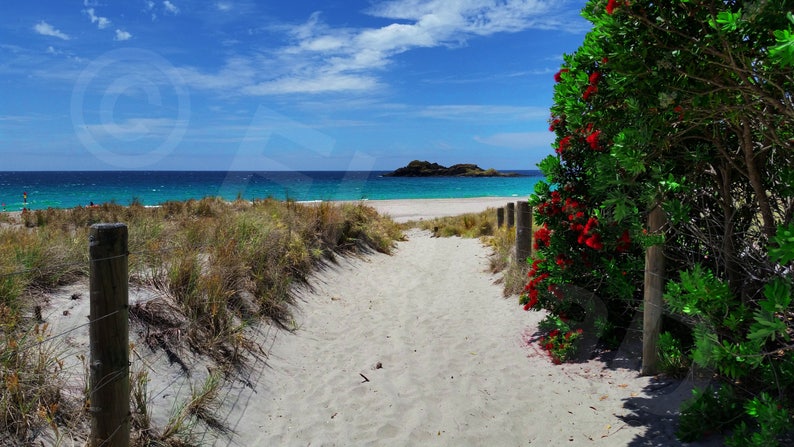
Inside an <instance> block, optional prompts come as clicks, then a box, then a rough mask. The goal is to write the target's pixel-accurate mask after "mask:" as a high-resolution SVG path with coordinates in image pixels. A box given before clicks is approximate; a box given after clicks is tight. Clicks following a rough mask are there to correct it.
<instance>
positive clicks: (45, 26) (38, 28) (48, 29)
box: [33, 20, 70, 40]
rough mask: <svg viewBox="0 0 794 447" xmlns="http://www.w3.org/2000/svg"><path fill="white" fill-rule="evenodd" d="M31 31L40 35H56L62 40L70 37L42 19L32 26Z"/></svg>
mask: <svg viewBox="0 0 794 447" xmlns="http://www.w3.org/2000/svg"><path fill="white" fill-rule="evenodd" d="M33 31H35V32H37V33H39V34H41V35H42V36H51V37H57V38H59V39H63V40H69V39H70V37H69V35H68V34H66V33H64V32H63V31H61V30H59V29H57V28H55V27H54V26H52V25H50V24H49V23H47V22H45V21H44V20H42V21H41V22H39V23H37V24H36V25H35V26H34V27H33Z"/></svg>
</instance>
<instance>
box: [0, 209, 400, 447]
mask: <svg viewBox="0 0 794 447" xmlns="http://www.w3.org/2000/svg"><path fill="white" fill-rule="evenodd" d="M99 222H124V223H126V224H127V226H128V230H129V252H130V256H129V272H130V281H131V282H132V283H133V284H137V285H142V286H146V287H149V288H152V289H155V290H158V291H160V292H161V294H160V295H161V296H160V297H158V298H156V299H153V300H150V301H147V302H146V303H143V304H140V305H135V306H132V307H131V308H130V314H131V318H132V319H133V323H134V324H137V325H140V326H144V327H145V328H146V331H145V332H146V333H147V334H148V336H147V340H146V342H147V344H148V345H149V347H151V348H153V349H163V350H164V351H166V352H167V353H168V355H169V358H170V357H171V356H172V355H176V354H175V353H177V352H180V350H184V348H189V349H190V350H192V351H193V352H197V353H199V354H200V355H204V356H207V357H209V358H211V359H212V360H213V361H214V363H215V364H216V365H217V367H218V373H213V374H212V377H211V378H212V381H209V382H208V383H206V384H205V386H204V387H202V388H201V389H200V390H198V391H197V392H196V393H194V396H193V398H192V399H191V400H190V401H189V402H187V403H186V404H185V406H184V407H182V408H181V411H180V412H178V413H177V414H175V416H174V418H175V419H174V420H173V421H172V424H169V426H168V427H165V429H163V430H162V431H160V432H159V434H158V435H157V436H154V435H152V433H155V432H156V430H154V429H153V428H151V427H149V425H150V419H149V416H148V409H147V408H146V393H147V390H146V382H147V380H148V378H147V376H146V374H145V373H142V372H139V373H136V374H134V375H133V378H132V379H133V386H132V387H131V388H132V401H133V406H134V408H135V409H136V415H137V416H136V418H135V419H134V421H133V427H134V428H136V430H137V434H136V437H135V439H138V440H139V441H140V442H139V443H138V445H187V444H189V441H188V440H187V439H188V438H189V437H185V436H183V435H184V433H185V432H186V430H187V431H189V430H188V429H189V428H190V427H192V426H193V425H194V424H195V423H196V421H201V423H202V424H204V426H207V427H210V428H214V429H218V428H219V427H213V425H214V419H213V416H212V411H211V410H212V401H213V396H215V395H216V394H217V389H218V386H219V383H220V381H221V378H223V377H225V376H229V375H234V374H235V373H236V372H239V371H241V370H242V369H243V368H245V367H246V359H247V358H248V357H249V356H251V355H257V353H259V352H261V349H260V348H259V346H257V345H256V344H255V343H254V342H253V341H251V340H249V339H248V338H247V336H246V332H245V328H246V327H247V326H248V325H249V324H250V323H252V322H254V321H258V320H261V319H269V320H271V321H274V322H276V323H278V324H281V325H285V323H286V322H288V321H289V319H290V309H291V306H292V304H293V297H292V295H291V291H292V290H293V286H294V285H295V284H298V283H303V282H305V281H306V278H307V277H308V275H309V274H310V272H311V271H312V269H313V268H314V267H315V266H317V265H318V264H320V263H322V262H328V260H330V259H333V257H334V256H336V255H337V254H338V253H340V252H344V251H351V250H377V251H381V252H386V253H389V252H390V251H391V249H392V248H393V245H394V243H395V241H396V240H399V239H400V238H401V237H402V234H401V231H400V229H399V227H398V226H397V225H396V224H395V223H394V222H393V221H391V220H390V219H387V218H384V217H382V216H380V215H379V214H378V213H377V212H376V211H375V210H374V209H372V208H369V207H366V206H365V205H363V204H344V205H336V204H329V203H319V204H306V205H304V204H298V203H294V202H281V201H276V200H261V201H256V202H253V203H251V202H244V201H236V202H232V203H228V202H224V201H222V200H219V199H214V198H206V199H202V200H191V201H187V202H168V203H165V204H163V205H162V206H160V207H156V208H146V207H143V206H140V205H133V206H129V207H122V206H118V205H114V204H105V205H102V206H99V207H95V208H81V207H78V208H75V209H71V210H62V209H48V210H41V211H35V212H28V213H24V214H22V215H21V216H18V217H15V216H12V215H9V214H4V215H2V225H0V348H1V349H2V352H1V353H0V387H2V391H3V392H2V393H0V439H2V440H4V439H11V440H14V442H18V443H20V444H26V443H32V442H34V441H35V439H36V434H37V433H39V432H41V431H42V430H52V431H53V432H54V433H55V434H56V438H57V437H58V432H59V430H63V429H64V428H66V426H67V425H69V424H70V422H69V421H84V420H85V418H86V416H87V415H86V414H85V412H84V411H83V410H81V408H82V406H81V405H79V404H77V405H76V404H74V403H67V402H65V401H64V399H63V396H62V394H61V390H62V384H63V381H64V378H63V377H62V374H61V371H60V370H61V369H62V361H61V358H60V353H59V352H58V350H57V349H56V348H54V347H53V344H51V343H49V342H46V341H45V339H46V335H44V334H46V327H45V326H41V325H40V324H39V323H40V320H41V315H40V313H41V310H40V307H38V305H37V303H38V300H39V298H38V297H39V296H41V294H42V292H46V291H49V290H52V289H54V288H55V287H58V286H61V285H64V284H69V283H72V282H75V281H77V280H79V279H81V278H85V277H86V276H87V275H88V250H87V248H88V244H87V242H88V230H89V227H90V225H91V224H94V223H99ZM177 334H181V335H177ZM177 360H178V359H177ZM75 405H76V406H75ZM75 424H76V422H73V423H72V426H71V428H72V429H75Z"/></svg>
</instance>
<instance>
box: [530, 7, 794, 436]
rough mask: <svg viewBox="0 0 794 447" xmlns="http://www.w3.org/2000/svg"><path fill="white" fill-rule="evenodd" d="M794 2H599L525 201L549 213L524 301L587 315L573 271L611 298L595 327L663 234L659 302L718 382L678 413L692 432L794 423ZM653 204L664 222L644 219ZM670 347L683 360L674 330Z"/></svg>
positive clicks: (613, 318) (571, 64)
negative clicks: (685, 328)
mask: <svg viewBox="0 0 794 447" xmlns="http://www.w3.org/2000/svg"><path fill="white" fill-rule="evenodd" d="M792 11H794V0H780V1H774V2H772V1H766V2H758V1H750V0H738V1H730V2H725V1H721V0H699V1H694V0H692V1H679V2H667V3H664V2H652V1H647V0H646V1H643V0H640V1H632V2H610V3H609V6H606V7H605V2H604V1H603V0H592V1H589V2H588V3H587V5H586V6H585V8H584V10H583V12H582V14H583V16H584V17H585V18H586V19H587V20H589V21H590V22H591V23H592V24H593V28H592V30H591V31H590V32H589V33H588V34H587V35H586V36H585V38H584V41H583V42H582V44H581V46H580V48H579V49H578V50H577V51H576V52H575V53H574V54H570V55H566V56H565V57H564V64H563V67H562V69H561V71H560V72H559V73H558V74H557V76H556V80H557V84H556V87H555V92H554V105H553V106H552V108H551V115H552V118H551V127H552V129H553V131H554V132H555V135H556V141H555V144H554V149H555V152H556V155H554V156H551V157H548V158H546V159H545V160H544V161H543V162H542V163H541V164H540V165H539V166H540V167H541V170H542V171H543V173H544V175H545V176H546V179H547V182H548V183H541V184H538V186H537V187H536V190H535V194H534V195H533V196H532V197H531V199H530V204H531V205H532V206H533V208H534V210H535V221H536V222H539V223H540V224H541V225H542V227H541V228H539V229H538V230H537V231H536V233H535V241H536V243H537V244H538V249H537V250H536V254H535V259H533V260H532V265H531V268H530V271H529V282H528V284H527V286H526V288H525V293H524V295H523V296H522V298H521V300H520V302H521V303H522V304H524V306H525V309H528V310H529V309H533V310H539V309H545V310H546V311H548V312H549V313H550V314H551V315H552V316H554V317H557V318H560V319H561V320H565V319H569V320H568V321H573V322H576V321H584V320H586V318H583V315H586V314H587V313H588V312H592V306H591V305H589V304H588V298H582V297H577V296H575V294H570V293H565V292H566V291H567V290H568V289H569V288H568V287H567V286H571V285H572V286H577V287H579V288H580V289H584V290H587V291H590V292H592V294H593V296H595V297H597V298H598V300H599V301H600V302H601V303H603V304H604V306H605V307H606V312H605V315H599V321H601V322H602V323H603V324H602V327H610V328H615V327H617V328H619V327H620V325H621V324H623V323H622V322H621V316H622V315H631V314H632V313H633V312H634V311H636V310H637V309H638V308H639V304H640V302H641V291H642V286H643V282H642V278H643V272H644V265H643V256H642V254H643V253H642V252H643V249H645V248H647V247H650V246H654V245H662V246H663V247H664V252H665V255H666V259H667V262H666V267H665V269H666V271H665V275H666V276H667V278H670V279H672V281H671V282H669V283H668V284H667V286H666V294H665V298H666V300H667V303H668V306H669V311H670V312H672V313H674V314H677V315H681V316H682V318H683V319H684V320H686V321H689V322H690V323H691V324H692V325H693V329H692V332H693V338H694V346H693V348H692V353H691V354H692V361H693V362H695V363H697V364H699V365H703V366H705V367H707V368H710V369H711V370H713V371H714V372H715V374H716V376H715V379H716V381H717V382H720V384H719V386H718V387H717V388H716V391H714V390H711V391H709V390H707V391H705V392H704V393H702V394H701V395H699V396H698V398H697V399H696V400H695V401H694V402H693V403H692V404H691V405H690V406H689V407H688V409H687V410H686V411H685V415H684V417H683V418H682V430H681V432H680V433H681V434H682V437H683V438H686V439H689V440H694V439H696V438H698V437H699V436H702V435H703V434H705V433H707V432H723V431H730V430H735V433H736V435H735V436H734V437H733V438H732V441H731V442H734V443H735V445H761V444H764V443H766V444H769V445H775V443H778V442H779V441H780V439H782V438H781V436H782V434H783V433H784V432H785V431H786V430H790V429H791V428H792V420H791V418H790V417H788V418H785V417H783V416H784V415H786V414H788V415H790V414H791V413H792V409H793V408H794V399H792V398H791V396H794V377H793V376H794V371H793V370H794V366H792V365H791V363H792V354H791V353H792V350H793V348H792V340H791V338H792V334H794V306H792V281H791V270H790V269H791V263H792V261H794V222H792V220H793V219H794V217H793V216H794V202H792V201H791V192H792V190H793V188H794V181H793V180H792V179H794V174H792V172H794V170H792V168H791V167H792V166H794V130H793V128H792V125H791V123H792V117H794V103H793V102H792V101H791V92H792V91H794V34H793V33H792V25H794V15H793V14H792ZM657 204H661V206H662V209H663V210H664V211H665V213H666V215H667V217H668V222H669V224H668V225H667V226H666V227H665V228H664V229H663V231H661V232H658V233H654V232H648V233H646V232H645V231H644V227H645V219H646V216H647V215H648V212H649V211H650V210H651V209H652V208H653V207H655V206H656V205H657ZM591 301H592V300H591ZM571 324H574V323H571ZM547 330H554V329H548V328H547ZM598 335H599V336H607V335H606V334H598ZM668 342H669V343H668ZM663 347H664V350H663V352H661V353H660V355H661V356H666V357H665V361H667V362H668V363H670V364H672V363H676V362H680V361H681V360H682V358H683V357H682V354H679V353H680V350H679V349H678V347H677V346H675V344H674V340H670V339H664V340H663ZM681 363H682V361H681ZM773 410H774V411H773ZM778 410H779V412H777V413H776V411H778ZM758 415H763V416H762V417H757V416H758ZM766 419H770V422H769V423H768V424H767V423H766V422H765V420H766ZM703 421H714V423H713V424H711V423H706V424H704V423H703ZM775 421H777V422H775Z"/></svg>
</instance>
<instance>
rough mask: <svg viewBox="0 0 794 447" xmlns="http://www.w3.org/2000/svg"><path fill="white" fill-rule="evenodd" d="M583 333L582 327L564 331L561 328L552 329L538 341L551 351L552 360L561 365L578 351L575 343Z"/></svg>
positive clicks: (547, 350)
mask: <svg viewBox="0 0 794 447" xmlns="http://www.w3.org/2000/svg"><path fill="white" fill-rule="evenodd" d="M583 333H584V331H582V329H576V330H575V331H574V330H569V331H565V332H564V333H563V332H562V331H561V330H559V329H552V330H551V332H549V334H548V335H547V336H545V337H540V339H539V340H538V343H539V344H540V346H541V347H542V348H543V349H545V350H546V352H548V353H549V357H551V361H552V362H553V363H554V364H555V365H559V364H561V363H562V362H564V361H567V360H569V359H570V357H571V356H572V355H573V354H574V352H575V351H576V346H575V344H574V343H575V341H576V339H578V338H579V337H581V336H582V334H583Z"/></svg>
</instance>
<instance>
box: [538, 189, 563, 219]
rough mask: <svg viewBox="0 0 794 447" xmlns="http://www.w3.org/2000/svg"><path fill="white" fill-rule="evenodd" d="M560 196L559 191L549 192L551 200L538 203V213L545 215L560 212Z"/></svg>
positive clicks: (553, 214)
mask: <svg viewBox="0 0 794 447" xmlns="http://www.w3.org/2000/svg"><path fill="white" fill-rule="evenodd" d="M560 203H562V197H560V193H559V191H552V192H551V202H541V203H539V204H538V214H541V215H545V216H556V215H557V214H560V213H561V212H562V207H561V206H560Z"/></svg>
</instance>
